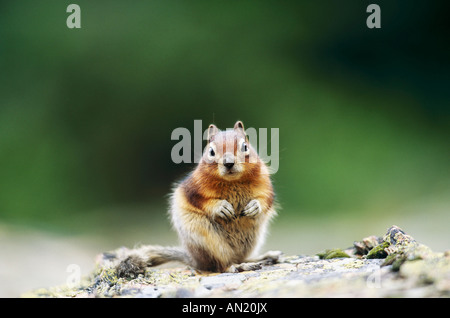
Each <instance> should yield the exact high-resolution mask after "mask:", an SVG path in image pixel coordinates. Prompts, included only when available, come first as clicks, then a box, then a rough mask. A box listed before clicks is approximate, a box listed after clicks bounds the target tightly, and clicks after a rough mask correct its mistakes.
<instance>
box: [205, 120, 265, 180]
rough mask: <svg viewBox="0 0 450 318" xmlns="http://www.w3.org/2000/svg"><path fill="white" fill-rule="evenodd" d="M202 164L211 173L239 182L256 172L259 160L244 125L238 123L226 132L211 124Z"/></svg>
mask: <svg viewBox="0 0 450 318" xmlns="http://www.w3.org/2000/svg"><path fill="white" fill-rule="evenodd" d="M201 164H202V165H203V166H204V168H206V169H208V171H209V172H210V173H213V174H214V175H216V176H218V177H220V178H222V179H225V180H237V179H239V178H241V177H242V176H243V175H244V174H246V173H251V172H252V171H254V170H255V169H256V168H257V165H258V164H259V158H258V155H257V153H256V151H255V150H254V149H253V148H252V146H251V145H250V143H249V141H248V138H247V135H246V134H245V130H244V124H243V123H242V122H241V121H237V122H236V124H235V125H234V128H233V130H226V131H220V130H219V129H218V128H217V127H216V126H215V125H212V124H211V125H210V126H209V128H208V144H207V145H206V147H205V151H204V153H203V157H202V161H201Z"/></svg>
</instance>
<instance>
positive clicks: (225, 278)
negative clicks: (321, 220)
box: [23, 226, 450, 298]
mask: <svg viewBox="0 0 450 318" xmlns="http://www.w3.org/2000/svg"><path fill="white" fill-rule="evenodd" d="M116 252H117V251H116ZM114 254H116V253H114V252H112V253H105V254H102V255H99V257H98V259H97V265H96V269H95V270H94V272H93V273H92V274H91V275H90V276H89V277H85V278H84V279H82V281H81V282H80V283H79V284H78V285H76V286H59V287H51V288H48V289H39V290H35V291H31V292H29V293H26V294H24V295H23V297H151V298H155V297H269V298H271V297H449V296H450V252H449V251H447V252H445V253H436V252H433V251H431V250H430V249H429V248H428V247H426V246H424V245H423V244H420V243H418V242H416V241H415V240H414V239H413V238H412V237H411V236H410V235H407V234H406V233H405V232H404V231H403V230H401V229H400V228H399V227H397V226H392V227H390V228H389V229H388V231H387V233H386V234H385V235H384V236H383V237H376V236H369V237H367V238H364V239H363V240H362V241H358V242H354V246H353V247H352V248H349V249H346V250H341V249H337V250H327V251H325V252H323V253H319V254H318V255H315V256H303V255H294V256H281V257H280V259H279V261H278V263H276V264H272V265H263V266H262V267H261V268H260V269H258V270H254V271H245V272H239V273H204V272H203V273H200V272H198V271H195V270H192V269H189V268H187V267H186V266H184V265H179V266H178V267H175V268H160V267H155V268H148V269H147V271H146V273H145V275H139V276H138V277H136V278H133V279H131V278H119V277H118V276H117V273H116V271H115V269H114V266H113V264H114V262H113V261H114V256H113V255H114Z"/></svg>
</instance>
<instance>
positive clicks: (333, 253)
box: [316, 248, 350, 259]
mask: <svg viewBox="0 0 450 318" xmlns="http://www.w3.org/2000/svg"><path fill="white" fill-rule="evenodd" d="M316 255H317V256H319V258H320V259H332V258H342V257H350V256H349V255H348V254H347V253H345V252H344V251H343V250H341V249H340V248H333V249H329V250H325V251H324V252H321V253H318V254H316Z"/></svg>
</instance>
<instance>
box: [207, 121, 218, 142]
mask: <svg viewBox="0 0 450 318" xmlns="http://www.w3.org/2000/svg"><path fill="white" fill-rule="evenodd" d="M218 132H219V128H217V127H216V125H214V124H211V125H209V127H208V142H210V141H211V138H212V137H214V135H215V134H217V133H218Z"/></svg>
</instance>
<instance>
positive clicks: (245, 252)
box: [117, 121, 280, 276]
mask: <svg viewBox="0 0 450 318" xmlns="http://www.w3.org/2000/svg"><path fill="white" fill-rule="evenodd" d="M169 213H170V217H171V221H172V225H173V227H174V228H175V229H176V231H177V232H178V236H179V239H180V241H181V247H162V246H154V245H153V246H142V247H140V248H137V249H134V250H131V251H130V252H129V253H128V254H127V255H123V256H122V257H121V259H120V261H119V264H118V265H117V271H118V274H119V276H129V275H136V274H138V273H142V272H144V270H145V268H146V267H148V266H156V265H159V264H163V263H166V262H169V261H180V262H183V263H185V264H187V265H189V266H192V267H193V268H195V269H197V270H204V271H214V272H225V271H240V270H248V269H252V268H254V267H255V266H256V267H258V264H259V266H260V264H261V262H264V261H268V262H271V261H272V262H273V261H276V260H277V258H278V256H279V254H280V252H268V253H266V254H264V255H262V256H259V257H257V256H256V255H257V254H256V253H257V251H258V249H259V248H260V247H261V245H262V244H263V242H264V239H265V234H266V229H267V226H268V223H269V221H270V220H271V219H272V218H273V217H274V216H275V214H276V212H275V210H274V192H273V188H272V183H271V181H270V178H269V171H268V168H267V166H266V165H265V164H264V162H262V161H261V159H260V158H259V157H258V155H257V153H256V151H255V150H254V149H253V147H252V146H251V145H250V143H249V140H248V138H247V136H246V134H245V130H244V125H243V123H242V122H241V121H238V122H236V124H235V125H234V129H233V130H227V131H220V130H219V129H218V128H217V127H216V126H215V125H210V126H209V128H208V138H207V146H206V147H205V152H204V153H203V156H202V158H201V160H200V162H199V164H198V165H197V167H196V169H195V170H194V171H193V172H191V173H190V174H189V175H188V176H187V177H186V178H185V179H184V180H182V181H181V182H180V183H178V184H176V186H175V189H174V191H173V193H172V195H171V197H170V210H169ZM258 262H259V263H258Z"/></svg>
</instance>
